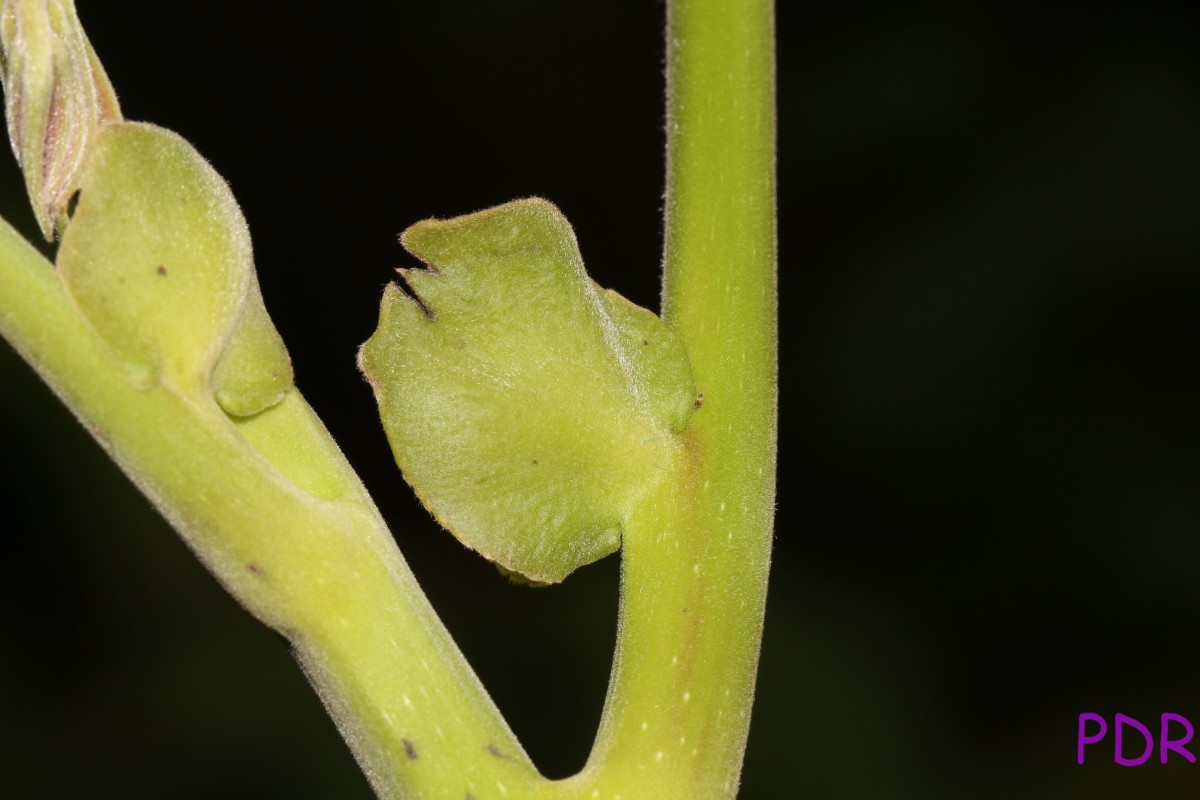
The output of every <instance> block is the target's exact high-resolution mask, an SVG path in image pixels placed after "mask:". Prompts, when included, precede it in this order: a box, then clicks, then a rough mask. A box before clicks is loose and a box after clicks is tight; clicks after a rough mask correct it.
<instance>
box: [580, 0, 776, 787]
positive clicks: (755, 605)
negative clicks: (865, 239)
mask: <svg viewBox="0 0 1200 800" xmlns="http://www.w3.org/2000/svg"><path fill="white" fill-rule="evenodd" d="M773 48H774V32H773V13H772V4H771V3H770V2H769V0H673V2H671V3H670V4H669V11H668V25H667V96H668V97H667V105H668V117H667V137H668V138H667V209H666V249H665V257H664V265H663V267H664V292H663V314H664V317H665V318H666V319H667V321H668V322H670V323H672V324H673V325H674V326H675V327H676V329H677V330H678V331H679V332H680V334H681V335H682V336H683V339H684V341H685V343H686V345H687V349H688V354H689V356H690V358H691V361H692V367H693V369H694V371H695V375H696V382H697V385H698V387H699V389H700V391H701V392H703V395H702V396H703V404H702V407H701V409H700V411H699V412H698V413H697V414H696V415H695V417H694V419H693V422H692V424H691V428H690V429H689V431H688V440H687V447H686V453H685V455H684V464H682V465H681V467H680V469H678V471H677V472H676V475H677V478H676V480H675V481H674V482H668V484H667V485H664V486H663V487H662V488H661V490H660V491H658V492H657V493H655V494H654V495H653V496H651V497H649V498H647V500H646V501H645V503H644V505H643V508H642V509H641V513H640V514H639V517H638V520H639V522H638V524H637V525H635V526H632V527H631V529H630V530H628V531H626V532H625V538H624V542H623V556H622V557H623V570H624V572H623V580H622V606H621V626H620V633H619V635H618V644H617V654H616V660H615V663H614V668H613V680H612V685H611V687H610V690H609V698H608V702H607V705H606V709H605V714H604V718H603V721H602V724H601V730H600V734H599V737H598V739H597V744H596V748H595V751H594V753H593V757H592V760H591V762H590V764H589V769H588V771H587V772H585V775H584V776H581V778H583V779H586V778H587V777H588V775H589V774H590V775H591V776H592V777H593V779H594V781H595V784H596V785H597V786H602V787H603V789H604V792H603V793H602V794H604V795H606V796H612V795H615V794H623V796H624V797H627V798H628V797H637V796H642V795H641V794H639V792H638V789H637V787H639V786H640V787H643V788H642V792H644V791H645V789H644V787H646V786H654V787H656V794H655V796H656V797H680V798H684V797H690V798H717V797H732V796H733V794H734V793H735V792H736V786H737V781H738V776H739V774H740V771H741V763H742V755H743V752H744V749H745V743H746V736H747V733H748V730H749V717H750V707H751V704H752V700H753V694H754V677H755V672H756V669H757V664H758V653H759V646H760V642H761V638H762V621H763V612H764V608H765V600H766V585H767V572H768V567H769V562H770V543H771V530H772V520H773V517H774V494H775V440H776V348H777V345H776V285H775V282H776V278H775V261H776V258H775V107H774V100H775V98H774V52H773ZM665 787H671V788H670V789H667V788H665ZM609 792H611V794H609ZM598 796H599V795H598Z"/></svg>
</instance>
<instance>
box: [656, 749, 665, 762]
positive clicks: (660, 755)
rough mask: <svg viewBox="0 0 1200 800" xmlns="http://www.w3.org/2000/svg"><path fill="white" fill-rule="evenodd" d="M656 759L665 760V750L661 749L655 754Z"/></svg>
mask: <svg viewBox="0 0 1200 800" xmlns="http://www.w3.org/2000/svg"><path fill="white" fill-rule="evenodd" d="M654 760H655V761H662V760H663V751H662V750H659V751H658V752H657V753H655V754H654Z"/></svg>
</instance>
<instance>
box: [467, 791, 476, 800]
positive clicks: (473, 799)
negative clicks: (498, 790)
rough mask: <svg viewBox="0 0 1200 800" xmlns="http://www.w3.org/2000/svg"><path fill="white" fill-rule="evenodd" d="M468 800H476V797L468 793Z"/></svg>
mask: <svg viewBox="0 0 1200 800" xmlns="http://www.w3.org/2000/svg"><path fill="white" fill-rule="evenodd" d="M467 800H475V795H473V794H471V793H470V792H467Z"/></svg>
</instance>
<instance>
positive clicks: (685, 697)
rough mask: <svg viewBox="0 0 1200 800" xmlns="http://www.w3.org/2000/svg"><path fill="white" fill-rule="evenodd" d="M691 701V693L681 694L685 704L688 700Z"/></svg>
mask: <svg viewBox="0 0 1200 800" xmlns="http://www.w3.org/2000/svg"><path fill="white" fill-rule="evenodd" d="M691 699H692V693H691V692H684V693H683V702H685V703H686V702H687V701H689V700H691Z"/></svg>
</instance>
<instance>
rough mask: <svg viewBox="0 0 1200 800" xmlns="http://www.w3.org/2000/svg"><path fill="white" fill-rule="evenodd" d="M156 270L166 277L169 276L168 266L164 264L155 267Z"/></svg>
mask: <svg viewBox="0 0 1200 800" xmlns="http://www.w3.org/2000/svg"><path fill="white" fill-rule="evenodd" d="M154 271H155V272H157V273H158V274H159V275H162V276H163V277H164V278H165V277H166V276H167V268H166V267H164V266H163V265H162V264H159V265H158V268H157V269H155V270H154Z"/></svg>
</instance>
